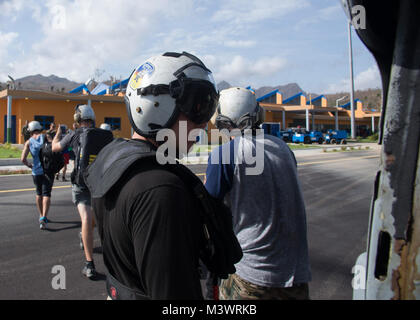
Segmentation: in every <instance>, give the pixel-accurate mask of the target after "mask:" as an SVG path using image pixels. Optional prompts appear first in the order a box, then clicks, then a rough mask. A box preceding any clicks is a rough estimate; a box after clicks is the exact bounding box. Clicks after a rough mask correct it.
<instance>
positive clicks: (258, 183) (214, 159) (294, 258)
mask: <svg viewBox="0 0 420 320" xmlns="http://www.w3.org/2000/svg"><path fill="white" fill-rule="evenodd" d="M259 114H261V109H260V107H259V105H258V104H257V102H256V99H255V95H254V94H253V92H251V91H249V90H246V89H242V88H231V89H226V90H223V91H221V92H220V98H219V108H218V116H217V118H216V126H217V127H218V129H228V130H232V129H237V131H240V132H241V133H242V134H241V135H240V136H238V137H236V138H234V139H232V140H231V141H230V142H229V143H226V144H224V145H221V146H220V147H218V148H216V149H215V150H214V151H213V152H212V154H211V155H210V157H209V164H208V168H207V173H206V188H207V190H208V191H209V193H210V194H211V195H213V196H214V197H217V198H219V199H222V198H224V199H225V201H226V202H227V203H228V205H229V206H230V208H231V210H232V215H233V226H234V231H235V234H236V236H237V238H238V240H239V243H240V244H241V247H242V250H243V258H242V260H241V261H240V262H239V263H237V264H236V265H235V267H236V273H235V274H234V275H230V276H229V278H228V279H226V280H223V281H222V283H221V285H220V298H221V299H309V290H308V282H309V281H310V280H311V271H310V265H309V257H308V245H307V236H306V212H305V205H304V201H303V196H302V192H301V189H300V185H299V181H298V177H297V165H296V160H295V157H294V155H293V153H292V151H291V150H290V149H289V147H288V146H287V144H286V143H285V142H284V141H282V140H281V139H279V138H277V137H274V136H270V135H264V134H258V132H257V131H256V128H257V125H258V123H259V122H261V119H258V117H259ZM245 129H251V130H252V131H253V134H252V135H251V134H250V135H247V134H244V130H245ZM250 155H255V159H256V161H255V166H254V167H259V169H258V170H256V171H255V170H254V172H253V171H251V170H250V169H252V165H250V164H249V161H246V160H247V158H248V159H249V158H252V157H250ZM258 159H259V160H260V161H259V162H260V163H258Z"/></svg>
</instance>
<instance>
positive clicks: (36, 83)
mask: <svg viewBox="0 0 420 320" xmlns="http://www.w3.org/2000/svg"><path fill="white" fill-rule="evenodd" d="M114 80H115V79H114ZM108 82H109V81H108ZM108 82H106V83H108ZM15 84H16V88H17V89H29V90H44V91H54V92H57V91H59V92H60V91H63V92H68V91H70V90H72V89H74V88H76V87H78V86H80V85H81V83H78V82H74V81H70V80H68V79H66V78H61V77H58V76H56V75H50V76H48V77H46V76H43V75H41V74H37V75H32V76H27V77H23V78H20V79H16V80H15ZM95 84H96V83H92V84H91V86H92V87H91V88H90V89H93V87H94V86H95ZM6 87H7V84H6V83H1V82H0V90H4V89H6ZM217 87H218V89H219V91H220V90H224V89H228V88H230V87H232V85H231V84H230V83H228V82H226V81H221V82H219V83H218V84H217ZM254 90H255V95H256V96H257V98H259V97H262V96H263V95H265V94H267V93H269V92H272V91H274V90H279V91H280V92H282V93H283V99H287V98H289V97H291V96H293V95H295V94H297V93H299V92H303V93H306V92H305V91H304V90H303V89H302V88H301V87H300V86H299V85H298V84H297V83H289V84H286V85H279V86H275V87H270V86H264V87H261V88H258V89H255V88H254ZM316 96H318V95H317V94H315V93H312V97H316ZM324 96H325V97H326V98H327V100H328V106H335V104H336V100H337V99H339V98H341V97H343V96H349V93H348V92H339V93H332V94H324ZM354 98H355V99H360V100H361V101H363V106H364V107H367V108H369V109H376V110H378V111H379V110H380V109H381V105H382V91H381V89H367V90H356V91H355V92H354ZM349 101H350V99H349V98H347V99H346V100H343V101H340V105H342V104H345V103H347V102H349Z"/></svg>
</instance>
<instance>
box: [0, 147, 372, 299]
mask: <svg viewBox="0 0 420 320" xmlns="http://www.w3.org/2000/svg"><path fill="white" fill-rule="evenodd" d="M297 159H298V164H299V167H298V170H299V176H300V179H301V185H302V189H303V192H304V197H305V203H306V207H307V217H308V240H309V250H310V259H311V265H312V273H313V281H312V282H311V284H310V294H311V298H312V299H351V297H352V289H351V285H350V283H351V279H352V274H351V268H352V266H353V264H354V262H355V260H356V258H357V256H358V254H360V253H361V252H362V251H364V250H365V245H366V233H367V225H368V214H369V207H370V199H371V195H372V192H373V179H374V176H375V173H376V170H377V168H378V163H379V158H378V153H377V152H376V151H358V152H351V153H350V152H349V153H343V152H340V153H334V154H333V153H326V154H323V153H319V154H307V155H306V156H305V155H304V154H302V153H300V154H297ZM205 168H206V166H205V165H194V166H191V169H192V170H193V171H194V172H195V173H198V174H200V173H204V172H205ZM200 177H201V178H203V175H200ZM32 189H33V184H32V180H31V177H30V176H27V175H23V176H7V177H5V176H0V234H1V241H0V288H1V290H0V299H105V290H104V285H105V283H104V276H100V277H99V279H98V280H97V281H89V280H87V279H85V278H84V277H82V275H81V273H80V270H81V268H82V263H83V259H84V256H83V252H82V251H81V250H80V249H79V246H78V232H79V229H80V218H79V216H78V213H77V211H76V209H75V208H74V207H73V205H72V203H71V193H70V187H69V183H68V182H67V183H66V182H56V183H55V189H54V190H53V198H52V199H53V201H52V206H51V210H50V219H51V220H52V223H50V225H49V230H48V231H40V230H39V228H38V217H37V212H36V208H35V205H34V191H32ZM95 262H96V265H97V269H98V271H99V272H100V273H101V274H104V273H105V268H104V265H103V261H102V255H101V248H100V242H99V239H98V237H97V235H96V239H95ZM56 265H62V266H64V267H65V272H66V283H65V284H66V290H54V289H53V288H52V285H51V283H52V280H53V277H54V276H55V274H53V273H52V268H53V267H54V266H56Z"/></svg>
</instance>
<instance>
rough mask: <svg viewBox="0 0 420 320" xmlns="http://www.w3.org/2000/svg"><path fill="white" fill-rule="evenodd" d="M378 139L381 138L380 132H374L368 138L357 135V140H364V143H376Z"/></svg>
mask: <svg viewBox="0 0 420 320" xmlns="http://www.w3.org/2000/svg"><path fill="white" fill-rule="evenodd" d="M378 139H379V134H378V133H374V134H372V135H370V136H368V137H366V138H362V137H356V142H363V143H366V142H368V143H369V142H372V143H374V142H378Z"/></svg>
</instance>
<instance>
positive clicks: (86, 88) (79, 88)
mask: <svg viewBox="0 0 420 320" xmlns="http://www.w3.org/2000/svg"><path fill="white" fill-rule="evenodd" d="M83 90H86V92H88V93H90V91H89V89H88V87H87V86H86V84H82V85H80V86H78V87H77V88H74V89H73V90H70V91H69V93H79V92H83Z"/></svg>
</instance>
